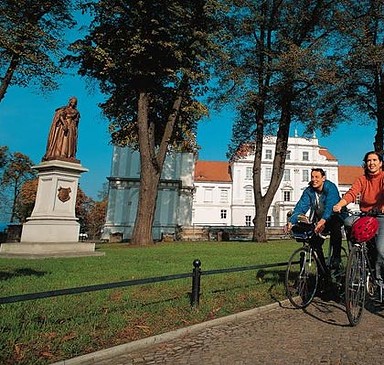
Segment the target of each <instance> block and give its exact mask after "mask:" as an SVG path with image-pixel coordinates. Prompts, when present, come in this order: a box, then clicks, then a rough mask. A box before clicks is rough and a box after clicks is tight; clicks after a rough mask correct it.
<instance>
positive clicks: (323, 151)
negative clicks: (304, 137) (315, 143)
mask: <svg viewBox="0 0 384 365" xmlns="http://www.w3.org/2000/svg"><path fill="white" fill-rule="evenodd" d="M319 153H320V155H322V156H325V158H326V159H327V160H329V161H337V158H336V157H335V156H333V155H332V153H331V152H329V151H328V150H327V149H326V148H324V147H320V149H319Z"/></svg>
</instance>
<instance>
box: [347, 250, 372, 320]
mask: <svg viewBox="0 0 384 365" xmlns="http://www.w3.org/2000/svg"><path fill="white" fill-rule="evenodd" d="M366 275H367V274H366V269H365V259H364V252H363V248H362V247H360V246H353V247H352V250H351V252H350V253H349V258H348V263H347V270H346V274H345V309H346V312H347V316H348V320H349V323H350V324H351V325H352V326H356V325H357V324H358V323H359V322H360V319H361V316H362V314H363V310H364V304H365V294H366V290H367V289H366V285H365V283H366Z"/></svg>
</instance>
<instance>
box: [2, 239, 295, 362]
mask: <svg viewBox="0 0 384 365" xmlns="http://www.w3.org/2000/svg"><path fill="white" fill-rule="evenodd" d="M299 245H300V244H298V243H296V242H293V241H271V242H268V243H249V242H220V243H218V242H196V243H192V242H188V243H185V242H176V243H161V244H157V245H154V246H150V247H132V246H129V245H126V244H102V245H99V246H98V247H97V249H98V250H100V251H105V253H106V254H105V256H97V257H82V258H65V259H64V258H55V259H38V260H25V259H5V258H2V259H0V289H1V290H0V293H1V294H0V296H1V297H7V296H11V295H20V294H27V293H36V292H44V291H49V290H57V289H66V288H73V287H81V286H85V285H95V284H105V283H111V282H119V281H126V280H132V279H142V278H148V277H156V276H164V275H172V274H181V273H191V272H192V269H193V265H192V263H193V261H194V260H195V259H199V260H200V261H201V263H202V266H201V270H202V272H203V274H202V277H201V297H200V305H199V307H198V308H192V307H191V305H190V297H189V293H190V292H191V287H192V280H191V278H184V279H177V280H173V281H168V282H161V283H152V284H145V285H140V286H132V287H124V288H116V289H108V290H101V291H95V292H90V293H83V294H72V295H65V296H58V297H53V298H45V299H37V300H30V301H24V302H17V303H10V304H2V305H0V309H1V318H0V363H1V364H37V363H38V364H46V363H52V362H55V361H59V360H63V359H68V358H71V357H74V356H79V355H82V354H85V353H88V352H93V351H97V350H100V349H103V348H108V347H111V346H114V345H117V344H121V343H126V342H129V341H134V340H138V339H141V338H144V337H148V336H152V335H156V334H159V333H163V332H167V331H170V330H174V329H177V328H181V327H185V326H188V325H191V324H194V323H199V322H203V321H207V320H210V319H214V318H218V317H222V316H225V315H229V314H232V313H236V312H240V311H243V310H247V309H251V308H255V307H258V306H262V305H265V304H268V303H272V302H274V301H276V300H280V299H283V298H284V285H283V278H284V272H285V267H275V268H271V269H267V270H259V271H256V270H250V271H244V272H237V273H224V274H217V275H204V271H208V270H214V269H224V268H231V267H243V266H251V265H258V264H269V263H277V262H286V261H288V258H289V256H290V253H291V252H292V251H293V250H294V249H295V248H297V247H299Z"/></svg>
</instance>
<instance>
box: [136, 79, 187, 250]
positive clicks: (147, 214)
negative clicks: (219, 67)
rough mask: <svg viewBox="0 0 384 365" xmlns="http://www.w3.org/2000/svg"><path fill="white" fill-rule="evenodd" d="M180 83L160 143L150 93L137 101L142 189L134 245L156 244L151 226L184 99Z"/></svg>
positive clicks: (142, 94)
mask: <svg viewBox="0 0 384 365" xmlns="http://www.w3.org/2000/svg"><path fill="white" fill-rule="evenodd" d="M182 87H183V84H181V87H180V91H179V94H178V95H177V97H176V98H175V101H174V103H173V107H172V110H171V112H170V114H169V116H168V120H167V125H166V127H165V130H164V135H163V138H162V140H161V143H160V146H159V147H158V148H156V146H155V125H154V123H153V122H151V121H150V120H149V118H148V110H149V103H150V95H149V94H148V93H145V92H142V93H140V96H139V101H138V130H139V148H140V189H139V202H138V207H137V214H136V219H135V226H134V227H133V232H132V237H131V243H132V244H135V245H149V244H153V236H152V226H153V220H154V217H155V212H156V201H157V195H158V187H159V182H160V177H161V172H162V170H163V166H164V161H165V157H166V153H167V150H168V145H169V141H170V139H171V136H172V133H173V130H174V125H175V123H176V120H177V116H178V113H179V110H180V107H181V102H182V93H183V91H182Z"/></svg>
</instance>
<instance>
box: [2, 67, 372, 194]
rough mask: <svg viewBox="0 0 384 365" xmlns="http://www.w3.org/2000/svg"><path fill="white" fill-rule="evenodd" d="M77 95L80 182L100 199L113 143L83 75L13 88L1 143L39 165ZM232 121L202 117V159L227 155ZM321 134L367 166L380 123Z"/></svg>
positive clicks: (342, 156)
mask: <svg viewBox="0 0 384 365" xmlns="http://www.w3.org/2000/svg"><path fill="white" fill-rule="evenodd" d="M71 96H76V97H77V98H78V109H79V111H80V114H81V119H80V124H79V141H78V150H77V158H78V159H79V160H80V161H81V164H82V165H83V166H84V167H85V168H88V169H89V172H86V173H84V174H82V176H81V178H80V186H81V188H82V189H83V190H84V191H85V193H86V194H87V195H89V196H91V197H93V198H97V194H98V192H99V191H100V190H101V187H102V184H103V183H104V182H106V181H107V177H108V176H109V175H110V168H111V158H112V147H111V145H110V144H109V135H108V132H107V125H108V123H107V121H105V120H104V119H103V118H102V116H101V113H100V110H99V108H98V106H97V104H98V103H99V102H100V101H102V97H101V96H100V94H98V93H93V94H92V93H89V92H88V90H87V88H86V84H85V82H84V81H83V80H82V79H81V78H79V77H78V76H74V75H68V76H67V77H65V78H63V79H62V80H61V87H60V89H59V90H58V91H56V92H53V93H49V94H48V93H47V94H42V93H41V92H40V93H39V92H37V91H35V92H34V91H33V90H31V89H29V88H18V87H11V88H9V89H8V91H7V94H6V95H5V98H4V99H3V100H2V102H0V145H6V146H8V147H9V149H10V151H11V152H16V151H17V152H22V153H24V154H26V155H27V156H29V157H30V158H31V159H32V161H33V162H34V163H35V164H38V163H39V162H40V161H41V158H42V156H43V155H44V153H45V148H46V142H47V136H48V131H49V128H50V125H51V121H52V117H53V113H54V110H55V109H56V108H57V107H59V106H62V105H66V104H67V102H68V99H69V98H70V97H71ZM232 121H233V114H231V113H230V112H221V113H219V112H212V115H211V117H210V118H207V119H206V120H203V121H201V122H200V124H199V128H198V134H197V140H198V143H199V145H200V146H201V150H200V153H199V159H200V160H215V161H225V160H226V157H225V155H226V152H227V146H228V143H229V140H230V137H231V125H232ZM317 137H318V138H319V141H320V145H321V146H324V147H327V148H328V149H329V151H330V152H331V153H332V154H333V155H335V157H336V158H337V159H338V160H339V164H341V165H361V162H362V158H363V155H364V154H365V152H366V151H368V150H371V149H372V143H373V137H374V126H373V124H371V125H369V126H359V125H358V122H356V121H355V122H354V123H351V124H346V125H342V126H340V127H339V128H338V129H337V130H336V131H334V133H332V135H331V136H329V137H322V136H321V135H318V136H317Z"/></svg>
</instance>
